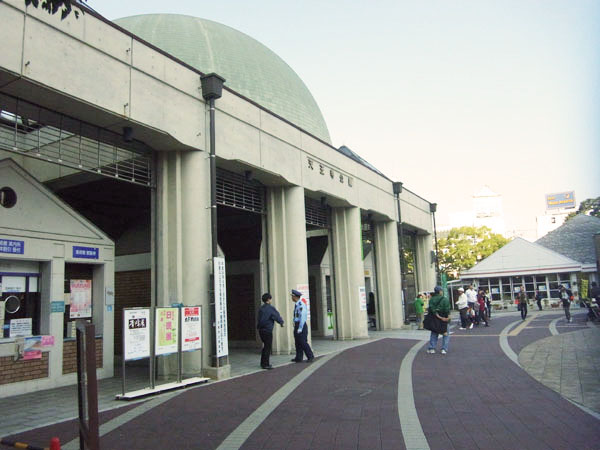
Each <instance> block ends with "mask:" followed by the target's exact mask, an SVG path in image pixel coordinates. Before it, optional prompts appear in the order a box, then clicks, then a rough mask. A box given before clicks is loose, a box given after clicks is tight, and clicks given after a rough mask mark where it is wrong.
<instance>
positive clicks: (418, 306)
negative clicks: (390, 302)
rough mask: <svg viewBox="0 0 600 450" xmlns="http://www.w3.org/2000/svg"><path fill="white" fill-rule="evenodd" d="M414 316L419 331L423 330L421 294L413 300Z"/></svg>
mask: <svg viewBox="0 0 600 450" xmlns="http://www.w3.org/2000/svg"><path fill="white" fill-rule="evenodd" d="M415 314H416V315H417V325H418V326H419V330H422V329H423V294H419V295H417V298H416V299H415Z"/></svg>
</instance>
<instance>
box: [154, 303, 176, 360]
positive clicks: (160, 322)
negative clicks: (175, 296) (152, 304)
mask: <svg viewBox="0 0 600 450" xmlns="http://www.w3.org/2000/svg"><path fill="white" fill-rule="evenodd" d="M155 325H156V333H155V348H156V352H155V354H156V355H157V356H158V355H168V354H170V353H176V352H177V339H178V338H177V330H178V328H179V308H156V322H155Z"/></svg>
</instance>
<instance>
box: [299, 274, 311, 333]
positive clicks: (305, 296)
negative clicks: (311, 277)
mask: <svg viewBox="0 0 600 450" xmlns="http://www.w3.org/2000/svg"><path fill="white" fill-rule="evenodd" d="M296 290H297V291H300V292H302V297H301V298H302V301H303V302H304V304H305V305H306V307H307V308H308V309H307V313H308V314H307V316H306V321H307V322H308V324H309V325H310V289H309V287H308V284H298V285H296Z"/></svg>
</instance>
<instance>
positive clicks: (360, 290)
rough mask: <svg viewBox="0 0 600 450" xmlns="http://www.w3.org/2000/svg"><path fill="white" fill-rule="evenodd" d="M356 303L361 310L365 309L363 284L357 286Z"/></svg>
mask: <svg viewBox="0 0 600 450" xmlns="http://www.w3.org/2000/svg"><path fill="white" fill-rule="evenodd" d="M358 304H359V305H360V310H361V311H366V310H367V291H366V289H365V287H364V286H359V287H358Z"/></svg>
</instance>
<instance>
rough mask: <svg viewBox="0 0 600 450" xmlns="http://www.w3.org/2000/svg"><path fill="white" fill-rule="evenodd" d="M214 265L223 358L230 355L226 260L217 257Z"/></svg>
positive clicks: (217, 326) (218, 346) (218, 348)
mask: <svg viewBox="0 0 600 450" xmlns="http://www.w3.org/2000/svg"><path fill="white" fill-rule="evenodd" d="M213 263H214V266H213V274H214V276H213V279H214V288H215V327H216V335H217V357H221V356H226V355H228V354H229V341H228V339H229V338H228V336H227V288H226V284H225V258H221V257H215V258H214V261H213Z"/></svg>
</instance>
